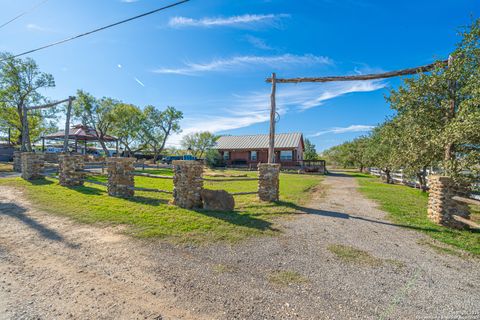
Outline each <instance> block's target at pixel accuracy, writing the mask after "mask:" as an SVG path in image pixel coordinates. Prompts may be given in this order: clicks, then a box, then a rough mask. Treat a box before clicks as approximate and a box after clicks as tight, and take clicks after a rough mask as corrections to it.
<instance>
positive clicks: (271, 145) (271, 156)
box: [268, 72, 277, 163]
mask: <svg viewBox="0 0 480 320" xmlns="http://www.w3.org/2000/svg"><path fill="white" fill-rule="evenodd" d="M276 79H277V78H276V75H275V72H274V73H272V94H271V95H270V139H269V141H268V163H275V115H276V114H277V111H276V110H275V109H276V101H275V92H276V89H277V81H276Z"/></svg>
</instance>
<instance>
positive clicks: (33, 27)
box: [26, 23, 57, 32]
mask: <svg viewBox="0 0 480 320" xmlns="http://www.w3.org/2000/svg"><path fill="white" fill-rule="evenodd" d="M26 27H27V29H28V30H30V31H40V32H57V31H56V30H54V29H51V28H47V27H42V26H39V25H38V24H34V23H29V24H27V25H26Z"/></svg>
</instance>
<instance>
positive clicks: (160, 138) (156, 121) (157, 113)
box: [141, 106, 183, 162]
mask: <svg viewBox="0 0 480 320" xmlns="http://www.w3.org/2000/svg"><path fill="white" fill-rule="evenodd" d="M182 119H183V112H182V111H179V110H177V109H175V108H174V107H167V108H166V109H165V110H163V111H161V110H159V109H157V108H155V107H154V106H147V107H145V109H144V111H143V121H142V124H141V140H142V141H143V143H144V144H145V145H146V146H148V147H149V148H151V149H152V151H153V153H154V162H156V161H157V159H158V157H159V155H160V153H161V152H162V151H163V149H164V148H165V144H166V142H167V139H168V138H169V137H170V136H171V135H172V134H174V133H180V132H181V131H182V130H181V128H180V120H182Z"/></svg>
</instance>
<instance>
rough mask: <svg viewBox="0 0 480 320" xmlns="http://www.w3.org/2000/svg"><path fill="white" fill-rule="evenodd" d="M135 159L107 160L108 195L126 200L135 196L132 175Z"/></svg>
mask: <svg viewBox="0 0 480 320" xmlns="http://www.w3.org/2000/svg"><path fill="white" fill-rule="evenodd" d="M134 163H135V158H114V157H112V158H107V172H108V184H107V189H108V194H109V195H110V196H113V197H120V198H128V197H133V195H134V194H135V190H133V188H134V187H135V180H134V178H135V177H134V176H133V174H132V172H133V170H134V169H135V168H134V165H133V164H134Z"/></svg>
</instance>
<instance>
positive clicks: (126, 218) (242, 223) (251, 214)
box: [0, 169, 322, 243]
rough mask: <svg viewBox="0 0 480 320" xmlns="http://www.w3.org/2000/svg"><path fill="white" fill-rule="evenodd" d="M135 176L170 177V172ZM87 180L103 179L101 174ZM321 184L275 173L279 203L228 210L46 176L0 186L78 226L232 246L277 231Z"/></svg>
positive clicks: (151, 183)
mask: <svg viewBox="0 0 480 320" xmlns="http://www.w3.org/2000/svg"><path fill="white" fill-rule="evenodd" d="M138 172H148V173H152V174H160V175H172V171H171V170H170V169H158V170H146V171H138ZM226 173H237V174H238V173H239V172H234V171H227V172H226ZM241 173H245V172H241ZM247 175H248V176H249V177H256V176H257V173H256V172H248V173H247ZM88 179H92V180H97V181H106V177H104V176H96V177H89V178H88ZM321 180H322V177H321V176H313V175H312V176H310V175H292V174H281V176H280V199H281V201H279V202H278V203H275V204H273V203H265V202H260V201H259V200H257V196H256V195H246V196H236V197H235V201H236V206H235V211H234V212H212V211H205V210H186V209H181V208H178V207H176V206H173V205H170V204H169V201H170V200H171V197H172V196H171V195H169V194H159V193H150V192H136V193H135V196H134V197H133V198H130V199H120V198H114V197H109V196H108V195H107V193H106V188H105V187H103V186H100V185H96V184H91V183H86V184H85V186H83V187H73V188H65V187H62V186H60V185H59V184H58V181H57V180H54V179H50V178H48V179H46V180H38V181H33V182H27V181H24V180H21V179H20V178H8V179H0V185H1V184H4V185H10V186H14V187H16V188H21V189H23V190H25V192H26V194H27V196H28V199H29V200H30V201H31V203H32V204H33V205H34V206H35V207H36V208H38V209H41V210H43V211H46V212H50V213H53V214H58V215H62V216H67V217H70V218H73V219H75V220H77V221H80V222H83V223H95V224H99V225H107V226H110V225H123V226H126V227H127V228H126V231H125V232H126V233H128V234H131V235H134V236H137V237H144V238H146V237H159V238H167V239H168V240H172V241H175V242H177V241H178V242H196V243H202V242H214V241H228V242H235V241H239V240H242V239H245V238H247V237H250V236H260V235H274V234H275V233H277V232H278V230H277V226H276V225H275V218H276V217H278V216H282V215H288V214H292V213H295V212H296V210H295V206H296V205H299V204H302V203H304V202H305V201H307V200H308V198H309V193H310V191H311V189H312V188H313V187H314V186H316V185H318V184H319V183H320V182H321ZM257 183H258V182H257V181H241V182H219V183H213V182H207V183H205V188H207V189H225V190H227V191H229V192H243V191H256V190H257ZM135 186H137V187H143V188H155V189H163V190H173V181H172V180H166V179H152V178H146V177H135Z"/></svg>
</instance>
